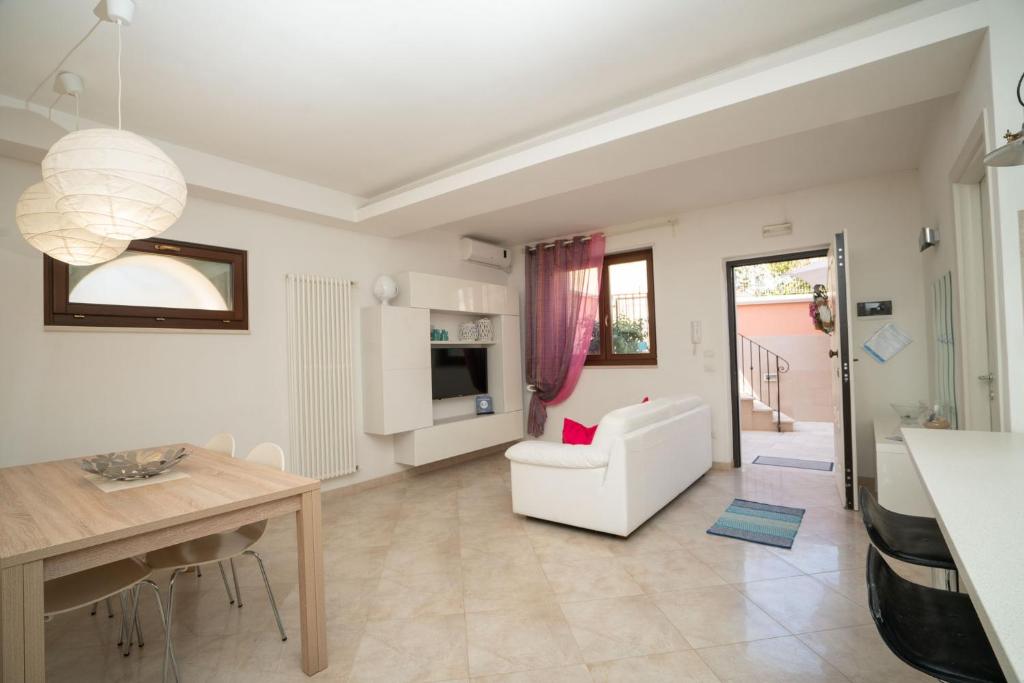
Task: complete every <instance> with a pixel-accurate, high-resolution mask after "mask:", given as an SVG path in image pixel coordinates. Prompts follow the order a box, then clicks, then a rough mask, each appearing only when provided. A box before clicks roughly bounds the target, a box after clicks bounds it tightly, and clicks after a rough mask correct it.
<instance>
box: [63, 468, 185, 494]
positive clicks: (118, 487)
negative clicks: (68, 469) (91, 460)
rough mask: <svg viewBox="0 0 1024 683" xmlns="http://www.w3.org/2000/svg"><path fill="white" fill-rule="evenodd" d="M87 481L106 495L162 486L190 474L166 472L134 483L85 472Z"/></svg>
mask: <svg viewBox="0 0 1024 683" xmlns="http://www.w3.org/2000/svg"><path fill="white" fill-rule="evenodd" d="M83 474H84V475H85V478H86V480H88V481H91V482H92V483H93V484H95V485H96V488H98V489H99V490H100V491H103V492H104V493H112V492H114V491H124V490H125V489H134V488H138V487H139V486H149V485H150V484H161V483H163V482H165V481H173V480H175V479H184V478H185V477H187V476H188V472H182V471H181V470H171V471H170V472H164V473H163V474H158V475H156V476H155V477H150V478H149V479H134V480H132V481H116V480H114V479H107V478H106V477H101V476H100V475H98V474H92V473H91V472H84V473H83Z"/></svg>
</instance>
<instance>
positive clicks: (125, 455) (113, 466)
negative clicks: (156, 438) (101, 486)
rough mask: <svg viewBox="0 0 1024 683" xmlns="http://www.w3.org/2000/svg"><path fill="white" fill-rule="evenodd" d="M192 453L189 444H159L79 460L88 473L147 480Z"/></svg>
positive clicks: (126, 479)
mask: <svg viewBox="0 0 1024 683" xmlns="http://www.w3.org/2000/svg"><path fill="white" fill-rule="evenodd" d="M191 454H192V449H191V448H189V447H188V446H159V447H157V448H140V449H138V450H134V451H120V452H118V453H106V454H104V455H94V456H92V457H91V458H85V459H84V460H82V461H81V462H79V463H78V466H79V467H81V468H82V469H83V470H85V471H86V472H92V473H93V474H98V475H100V476H102V477H106V478H107V479H116V480H120V481H131V480H133V479H148V478H149V477H155V476H156V475H158V474H161V473H162V472H166V471H167V470H169V469H171V468H172V467H174V466H175V465H177V464H178V463H179V462H181V461H182V460H184V459H185V458H187V457H188V456H189V455H191Z"/></svg>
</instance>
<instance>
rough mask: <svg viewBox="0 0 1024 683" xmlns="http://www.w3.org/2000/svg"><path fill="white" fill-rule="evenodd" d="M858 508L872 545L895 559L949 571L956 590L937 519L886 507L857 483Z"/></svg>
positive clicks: (951, 567)
mask: <svg viewBox="0 0 1024 683" xmlns="http://www.w3.org/2000/svg"><path fill="white" fill-rule="evenodd" d="M860 510H861V515H862V517H863V518H864V527H865V528H866V529H867V531H868V538H870V539H871V543H873V544H874V546H875V547H876V548H878V549H879V550H881V551H882V552H883V553H885V554H886V555H888V556H889V557H895V558H896V559H897V560H903V561H904V562H909V563H910V564H919V565H922V566H925V567H934V568H936V569H945V570H946V571H948V572H952V573H953V574H952V576H953V577H954V585H953V586H952V587H951V589H952V590H959V580H958V579H957V578H956V563H954V562H953V555H952V554H951V553H950V552H949V546H947V545H946V540H945V539H944V538H943V537H942V531H940V530H939V524H938V522H936V521H935V520H934V519H932V518H930V517H917V516H915V515H904V514H900V513H899V512H893V511H892V510H886V509H885V508H884V507H882V506H881V505H879V504H878V501H877V500H876V499H875V497H874V496H873V495H871V492H870V491H868V490H867V489H866V488H864V487H863V486H861V487H860ZM946 578H947V580H946V585H947V587H950V581H949V575H947V577H946Z"/></svg>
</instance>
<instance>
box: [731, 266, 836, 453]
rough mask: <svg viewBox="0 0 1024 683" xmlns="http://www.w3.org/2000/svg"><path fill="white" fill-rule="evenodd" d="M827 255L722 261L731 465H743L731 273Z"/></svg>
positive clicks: (734, 295) (734, 288) (734, 298)
mask: <svg viewBox="0 0 1024 683" xmlns="http://www.w3.org/2000/svg"><path fill="white" fill-rule="evenodd" d="M819 256H828V247H818V248H815V249H801V250H799V251H784V252H781V253H777V254H771V255H766V256H753V257H749V258H741V259H732V260H729V261H726V262H725V294H726V300H727V302H728V303H727V309H728V310H727V311H726V315H727V320H728V325H729V384H730V386H729V397H730V399H729V401H730V405H731V411H730V412H731V413H732V466H733V467H741V466H742V465H743V456H742V448H743V446H742V444H741V443H740V435H741V432H740V385H739V381H740V374H739V368H738V367H737V366H736V354H737V352H738V349H739V347H738V346H737V345H736V277H735V273H734V271H735V270H736V269H737V268H741V267H743V266H756V265H758V264H760V263H775V262H776V261H795V260H797V259H802V258H816V257H819Z"/></svg>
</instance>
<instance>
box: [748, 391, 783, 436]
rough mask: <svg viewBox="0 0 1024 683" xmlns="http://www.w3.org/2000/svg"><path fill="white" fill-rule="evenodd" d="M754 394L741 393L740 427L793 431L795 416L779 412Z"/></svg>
mask: <svg viewBox="0 0 1024 683" xmlns="http://www.w3.org/2000/svg"><path fill="white" fill-rule="evenodd" d="M777 415H778V418H776V412H775V409H774V408H771V407H769V406H768V404H766V403H762V402H761V401H759V400H758V399H757V398H755V397H754V395H753V394H750V393H747V394H740V429H741V430H743V431H745V432H791V431H793V418H791V417H790V416H789V415H786V414H785V413H782V412H780V413H778V414H777Z"/></svg>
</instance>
